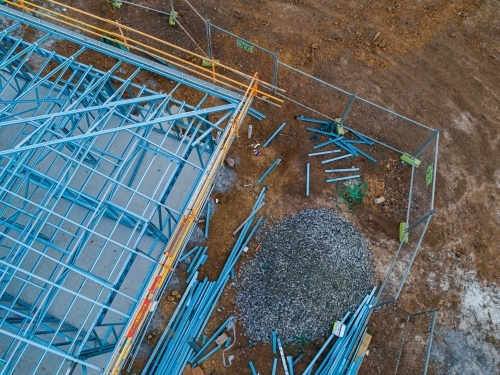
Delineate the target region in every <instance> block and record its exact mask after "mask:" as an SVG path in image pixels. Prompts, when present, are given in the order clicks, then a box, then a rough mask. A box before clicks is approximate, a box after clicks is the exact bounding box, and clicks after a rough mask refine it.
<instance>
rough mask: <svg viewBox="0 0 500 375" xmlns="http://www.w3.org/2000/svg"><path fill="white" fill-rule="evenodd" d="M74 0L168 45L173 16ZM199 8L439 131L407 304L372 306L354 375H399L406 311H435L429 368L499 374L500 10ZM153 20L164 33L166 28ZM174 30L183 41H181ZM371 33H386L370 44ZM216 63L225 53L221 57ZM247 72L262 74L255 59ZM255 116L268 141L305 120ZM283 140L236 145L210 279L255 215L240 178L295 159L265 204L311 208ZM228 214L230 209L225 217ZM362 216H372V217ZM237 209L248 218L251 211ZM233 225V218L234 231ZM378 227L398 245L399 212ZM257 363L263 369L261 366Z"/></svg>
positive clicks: (249, 353)
mask: <svg viewBox="0 0 500 375" xmlns="http://www.w3.org/2000/svg"><path fill="white" fill-rule="evenodd" d="M66 2H67V3H68V4H70V5H73V6H84V7H85V9H87V10H88V11H90V12H92V13H96V14H97V13H99V14H101V15H104V16H105V17H107V18H110V19H116V18H118V17H120V18H121V20H122V22H123V23H124V24H129V25H132V26H134V27H137V28H139V29H141V30H144V31H146V32H149V33H151V34H153V35H158V36H160V37H165V38H167V37H169V38H171V37H172V35H171V31H169V30H167V28H168V26H166V25H167V23H166V18H165V16H159V15H157V14H155V13H152V12H147V18H148V20H150V21H151V22H148V23H147V24H144V22H143V20H144V17H145V14H146V13H145V12H144V11H137V10H136V9H135V8H132V7H127V6H124V7H123V8H122V9H120V10H114V9H112V7H111V6H110V5H108V4H106V3H105V1H104V0H87V1H85V2H81V1H78V0H71V1H70V0H66ZM135 2H136V3H139V1H135ZM178 2H179V5H178V6H177V7H176V9H177V11H178V12H179V13H180V20H181V22H183V23H185V24H186V25H187V26H191V27H192V28H196V27H197V26H196V25H197V24H196V23H194V22H193V23H192V24H190V21H189V20H190V19H193V18H194V17H196V15H195V14H194V12H193V11H192V10H190V8H189V7H188V6H187V5H186V4H185V3H183V2H181V1H178ZM140 3H141V4H143V5H148V6H150V7H154V8H156V9H162V10H164V11H168V6H167V4H168V2H167V1H156V0H147V1H146V0H144V1H141V2H140ZM176 3H177V1H176ZM192 4H193V5H194V7H195V8H197V10H198V11H199V12H200V13H201V14H202V15H203V16H204V17H206V18H210V19H211V22H213V23H214V24H217V25H220V26H222V27H224V28H225V29H227V30H230V31H232V32H234V33H235V34H238V35H241V36H243V37H244V38H246V39H248V40H251V41H253V42H255V43H258V44H260V45H262V46H264V47H266V48H268V49H269V50H271V51H279V54H280V59H282V60H283V61H286V62H287V63H289V64H291V65H294V66H296V67H297V68H299V69H301V70H303V71H305V72H308V73H311V74H313V75H315V76H317V77H319V78H321V79H324V80H326V81H329V82H331V83H333V84H335V85H337V86H339V87H342V88H344V89H345V90H348V91H350V92H356V93H358V94H359V95H360V96H362V97H364V98H366V99H369V100H371V101H373V102H375V103H377V104H379V105H382V106H385V107H387V108H390V109H393V110H395V111H396V112H399V113H401V114H403V115H405V116H407V117H409V118H412V119H415V120H417V121H419V122H421V123H423V124H427V125H429V126H431V127H433V128H437V127H441V128H442V129H443V131H442V133H441V142H440V158H439V167H438V176H437V193H436V206H437V213H436V215H435V216H434V218H433V221H432V222H431V226H430V228H429V230H428V232H427V235H426V237H425V240H424V243H423V246H422V248H421V250H420V253H419V255H418V257H417V259H416V261H415V264H414V266H413V269H412V271H411V274H410V277H409V279H408V281H407V283H406V285H405V287H404V289H403V291H402V295H401V298H400V301H399V303H397V304H395V305H392V306H389V307H387V308H382V309H380V310H378V311H376V312H375V313H374V315H373V317H372V321H371V323H370V327H371V329H372V332H373V334H374V338H373V341H372V344H371V346H370V354H369V355H368V357H367V358H366V360H365V361H364V363H363V366H362V368H361V371H360V373H361V374H370V375H371V374H390V373H393V371H394V368H395V362H394V361H395V357H396V354H397V350H398V348H399V343H400V332H401V328H402V327H401V324H402V322H403V321H404V317H405V315H406V314H407V313H412V312H416V311H421V310H427V309H433V308H439V309H440V312H439V314H438V319H437V326H436V330H437V331H436V335H435V344H434V348H433V353H432V356H431V362H430V367H429V373H430V374H456V373H461V374H462V375H469V374H492V375H494V374H498V373H499V372H500V367H499V366H500V355H499V350H500V315H499V313H498V311H499V310H498V309H499V307H500V294H499V292H498V289H497V288H498V280H499V276H500V271H499V267H498V253H499V251H500V229H499V228H500V205H499V202H500V193H499V192H500V167H499V165H500V162H499V160H500V151H499V141H500V133H499V122H498V121H499V118H500V116H499V114H500V94H499V91H498V88H499V87H500V6H499V4H498V2H497V1H495V0H489V1H488V0H486V1H468V0H464V1H429V0H423V1H410V0H401V1H399V2H393V1H362V2H349V1H339V2H334V3H332V2H331V1H327V0H311V1H288V2H287V1H271V0H262V1H254V2H240V1H238V0H217V1H213V2H202V1H199V0H193V1H192ZM154 17H158V20H161V22H160V24H161V25H164V26H162V27H159V26H158V22H155V20H156V18H154ZM198 31H199V30H198ZM193 32H196V30H194V31H193ZM168 33H170V34H168ZM177 33H178V35H179V38H182V33H180V32H178V31H177ZM378 33H380V34H378ZM167 34H168V35H167ZM377 34H378V35H379V36H378V37H377V39H376V40H375V41H373V39H374V38H375V35H377ZM179 40H180V39H179ZM215 55H216V57H217V51H215ZM235 63H236V64H237V62H235ZM253 63H254V64H256V65H258V63H259V62H258V61H254V62H253ZM259 109H261V110H263V111H265V112H266V114H268V119H267V120H266V121H267V122H265V123H264V124H263V126H262V128H261V129H262V130H261V134H260V137H261V138H262V139H265V138H266V137H267V136H268V135H269V134H270V133H271V131H272V128H273V127H275V126H276V123H277V122H282V121H292V118H293V115H296V114H298V113H290V112H286V111H285V110H288V109H290V110H292V109H291V107H288V106H285V107H284V110H283V111H282V112H272V111H271V109H267V108H265V107H263V108H259ZM292 124H294V123H293V122H292ZM294 125H297V124H294ZM297 126H298V125H297ZM285 133H286V134H285V136H284V137H282V138H281V139H280V140H279V141H278V142H277V144H276V145H275V147H274V149H273V148H271V149H270V150H269V151H267V154H266V155H265V156H264V157H263V158H261V159H258V160H257V159H252V158H253V155H250V153H248V151H247V150H248V148H247V146H248V144H247V143H248V142H247V140H242V142H240V143H239V144H235V146H234V147H233V156H235V157H236V158H237V159H239V160H240V161H241V162H240V164H239V165H237V167H236V169H235V170H236V172H237V173H238V182H237V187H236V188H235V189H233V191H231V192H230V193H229V194H225V195H220V196H218V198H219V199H220V200H221V207H222V208H221V210H220V211H219V213H218V214H217V215H216V216H215V217H214V221H213V225H214V227H213V228H212V229H211V233H212V235H213V237H212V238H211V239H210V240H209V242H208V245H209V246H211V248H213V249H214V250H213V253H212V254H211V257H212V258H214V261H213V264H212V265H211V263H210V261H209V263H208V264H207V267H205V272H206V273H207V274H208V275H210V276H214V275H217V272H218V270H219V269H220V268H219V267H221V264H223V263H221V262H220V261H218V260H217V259H218V258H217V255H220V258H221V259H222V260H223V259H224V257H225V254H226V253H227V252H225V251H226V250H221V249H222V248H224V249H225V248H226V247H228V244H229V243H230V242H231V236H230V235H229V234H228V233H227V232H229V231H228V230H227V226H231V227H232V223H233V222H234V223H237V222H239V221H240V218H239V217H238V216H234V215H232V214H231V212H232V211H231V209H230V207H231V205H232V204H234V202H235V201H238V204H241V207H243V206H246V208H247V209H248V208H249V206H250V204H251V202H253V199H254V196H253V195H252V194H251V192H249V191H246V190H245V189H244V188H243V187H242V185H243V182H244V181H245V180H244V179H245V178H249V179H252V178H255V177H258V175H259V173H260V171H262V169H263V168H265V166H266V165H268V164H269V160H273V158H274V157H276V155H278V154H279V155H280V157H283V156H287V157H288V158H289V162H287V163H284V165H283V167H282V168H283V169H282V170H281V171H280V172H279V174H277V175H276V176H275V177H274V178H273V179H272V180H271V181H270V185H271V187H272V189H273V190H274V191H276V193H275V195H274V196H271V200H273V201H274V202H275V203H276V205H275V206H274V210H273V211H272V212H269V211H268V214H273V215H275V216H277V217H282V216H284V215H286V214H287V213H289V212H292V211H297V210H300V209H301V208H302V207H303V204H304V201H303V200H301V199H302V197H300V199H299V198H297V196H298V195H301V194H302V186H297V185H296V183H295V181H296V179H298V178H300V179H303V171H302V169H301V168H298V167H297V166H296V164H294V162H295V161H299V160H301V158H303V154H305V153H307V152H308V150H302V151H297V148H296V147H298V146H299V144H297V142H296V141H294V140H293V139H294V138H295V139H296V138H297V136H298V135H300V136H302V135H303V134H304V132H303V130H300V129H296V128H294V127H291V128H288V129H287V131H286V132H285ZM258 136H259V132H257V134H256V137H258ZM409 136H410V137H411V134H410V135H409ZM285 139H286V140H285ZM248 155H250V156H248ZM302 160H303V159H302ZM401 173H404V172H401ZM285 176H286V178H285ZM273 185H274V186H273ZM318 186H319V184H318ZM313 194H315V195H316V198H315V201H314V202H313V203H309V205H312V206H314V205H318V206H322V205H325V204H329V203H328V195H327V194H326V192H324V191H321V190H319V191H318V190H314V189H313ZM402 194H403V193H402ZM224 206H225V207H229V208H227V211H225V209H224V208H223V207H224ZM366 210H368V211H365V213H366V212H369V210H370V208H369V207H368V208H366ZM243 211H244V210H243V209H242V213H241V216H244V212H246V211H244V212H243ZM396 216H397V215H396ZM228 218H232V221H231V222H230V223H231V225H229V224H228V222H227V220H228ZM217 220H218V221H217ZM354 220H355V219H354ZM377 220H378V221H377V225H378V227H379V229H380V230H382V231H383V232H384V235H386V236H387V237H388V238H392V239H393V238H394V237H395V235H396V233H397V232H396V228H395V227H394V225H395V224H396V223H397V222H398V217H394V218H390V217H384V216H380V217H379V219H377ZM216 248H217V251H216V250H215V249H216ZM230 301H231V295H230V294H229V295H228V296H227V300H225V301H223V303H224V304H225V305H226V306H227V305H230ZM424 326H425V325H424ZM424 339H426V338H425V337H424V338H423V339H422V340H424ZM268 352H269V347H268V346H262V347H260V346H253V347H246V348H245V347H243V348H242V349H241V350H239V351H238V353H239V354H240V353H241V354H240V356H241V359H242V361H241V364H242V365H241V366H243V364H244V363H246V362H245V361H248V360H249V359H252V360H254V362H256V365H257V368H260V371H262V372H266V371H268V370H267V369H266V367H264V366H265V363H266V361H267V359H266V358H267V357H266V356H267V355H268V354H264V353H268ZM457 353H460V355H457ZM464 353H466V354H464ZM213 358H214V359H213V360H211V361H207V362H206V365H205V366H204V367H205V370H215V372H214V373H213V375H216V374H246V373H250V372H249V370H248V368H247V367H238V366H233V367H232V368H231V369H227V370H225V369H224V368H223V367H222V366H221V365H220V358H219V357H217V356H214V357H213ZM256 358H261V359H262V360H261V361H260V362H259V360H257V361H255V359H256ZM420 360H421V358H415V359H414V362H415V363H413V364H407V366H410V367H407V370H406V371H407V372H406V373H408V374H413V373H419V372H418V371H417V370H416V367H414V366H416V365H418V364H420V363H421V362H420ZM409 362H412V361H411V360H410V361H409ZM259 365H260V367H259ZM211 366H212V367H211ZM403 370H404V369H403ZM420 370H421V368H420ZM206 373H207V374H208V373H209V372H208V371H207V372H206ZM400 373H405V372H403V371H401V372H400Z"/></svg>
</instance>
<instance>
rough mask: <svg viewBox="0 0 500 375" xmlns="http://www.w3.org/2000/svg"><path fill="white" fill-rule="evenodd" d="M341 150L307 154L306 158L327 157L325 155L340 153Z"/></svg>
mask: <svg viewBox="0 0 500 375" xmlns="http://www.w3.org/2000/svg"><path fill="white" fill-rule="evenodd" d="M340 151H342V150H330V151H322V152H313V153H312V154H307V156H320V155H327V154H333V153H334V152H340Z"/></svg>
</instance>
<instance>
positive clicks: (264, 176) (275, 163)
mask: <svg viewBox="0 0 500 375" xmlns="http://www.w3.org/2000/svg"><path fill="white" fill-rule="evenodd" d="M280 162H281V159H280V158H278V159H276V160H275V161H274V162H273V164H271V165H270V167H269V168H267V170H266V171H265V172H264V174H263V175H262V176H260V178H259V179H258V180H257V183H258V184H260V183H261V182H262V181H263V180H264V178H266V176H267V175H268V174H269V173H270V172H271V171H272V170H273V169H274V168H275V167H276V166H277V165H278V164H279V163H280Z"/></svg>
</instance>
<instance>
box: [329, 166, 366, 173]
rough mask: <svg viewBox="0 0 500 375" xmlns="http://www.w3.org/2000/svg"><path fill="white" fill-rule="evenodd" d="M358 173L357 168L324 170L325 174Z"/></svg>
mask: <svg viewBox="0 0 500 375" xmlns="http://www.w3.org/2000/svg"><path fill="white" fill-rule="evenodd" d="M355 171H359V168H354V167H352V168H344V169H325V172H327V173H337V172H355Z"/></svg>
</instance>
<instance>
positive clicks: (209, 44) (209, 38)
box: [205, 19, 212, 59]
mask: <svg viewBox="0 0 500 375" xmlns="http://www.w3.org/2000/svg"><path fill="white" fill-rule="evenodd" d="M205 28H206V31H207V49H208V58H209V59H211V58H212V31H211V29H210V19H206V20H205Z"/></svg>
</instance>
